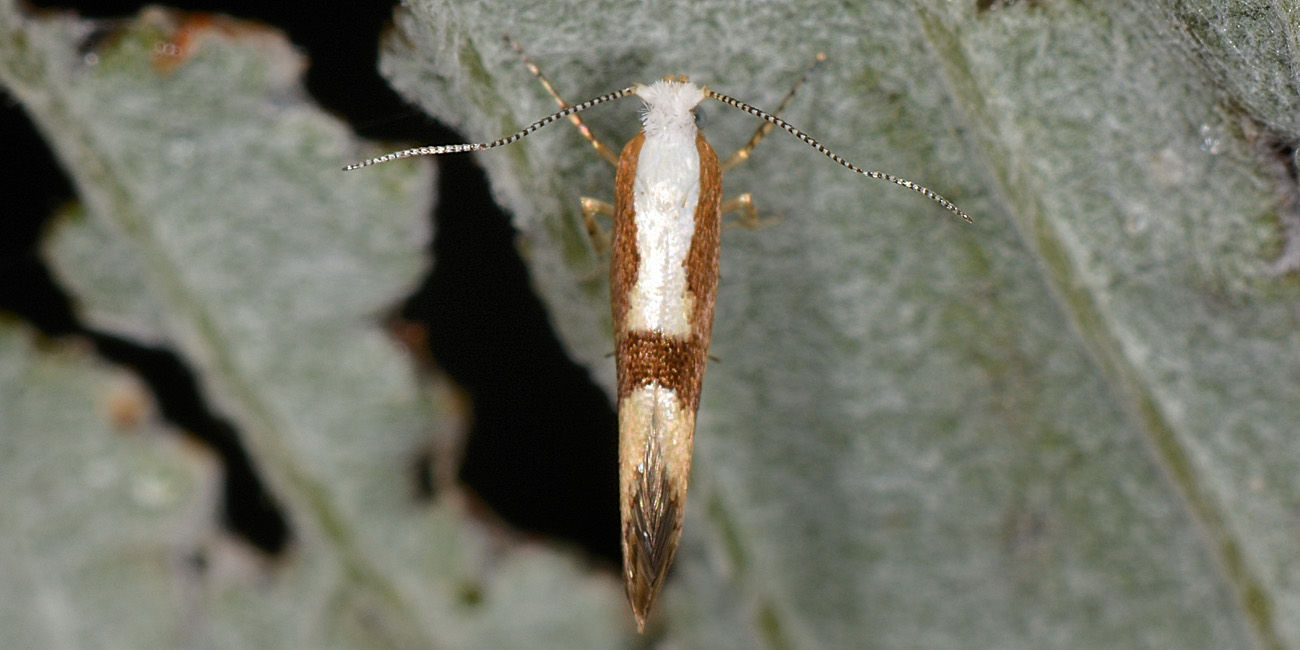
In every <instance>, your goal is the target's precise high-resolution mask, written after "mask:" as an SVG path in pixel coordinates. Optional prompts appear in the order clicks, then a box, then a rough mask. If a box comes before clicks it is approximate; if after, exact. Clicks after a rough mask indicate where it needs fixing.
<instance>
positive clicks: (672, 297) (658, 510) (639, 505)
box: [344, 36, 971, 630]
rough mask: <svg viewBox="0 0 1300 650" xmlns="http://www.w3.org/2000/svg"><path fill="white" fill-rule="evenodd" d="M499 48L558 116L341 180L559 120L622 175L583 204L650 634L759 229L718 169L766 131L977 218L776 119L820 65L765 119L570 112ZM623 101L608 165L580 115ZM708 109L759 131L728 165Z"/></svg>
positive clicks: (675, 101) (674, 107)
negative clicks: (752, 235) (712, 384)
mask: <svg viewBox="0 0 1300 650" xmlns="http://www.w3.org/2000/svg"><path fill="white" fill-rule="evenodd" d="M506 40H507V41H508V42H509V43H510V44H511V46H512V47H514V49H515V50H516V51H517V52H518V53H519V55H520V56H521V57H522V58H523V61H524V64H525V65H527V66H528V68H529V70H531V71H532V73H533V74H534V75H536V76H537V78H538V80H539V81H540V82H541V83H542V84H543V85H544V86H545V87H546V90H547V92H549V93H550V94H551V96H552V97H554V98H555V100H556V101H557V102H559V104H560V107H561V108H562V110H560V111H559V112H557V113H555V114H553V115H549V116H547V117H544V118H542V119H540V120H538V121H537V122H534V123H533V124H531V125H529V126H528V127H527V128H525V129H523V130H522V131H519V132H518V133H515V134H513V135H510V136H508V137H505V138H501V139H498V140H493V141H492V142H486V143H471V144H453V145H441V146H425V147H417V148H414V149H407V150H405V151H397V152H393V153H390V154H386V155H383V156H379V157H378V158H371V159H369V160H366V161H364V162H360V163H356V164H352V165H348V166H347V167H344V170H352V169H358V168H361V167H366V166H369V165H375V164H379V163H383V162H388V161H390V160H397V159H399V158H407V157H411V156H438V155H442V154H450V153H463V152H469V151H480V150H483V149H492V148H494V147H500V146H502V145H507V144H511V143H513V142H515V141H518V140H520V139H521V138H523V137H525V136H527V135H529V134H531V133H533V132H534V131H537V130H538V129H540V128H542V127H544V126H546V125H548V124H550V123H552V122H555V121H557V120H560V119H563V118H566V117H567V118H569V119H570V120H571V121H572V122H573V123H574V125H576V126H577V127H578V129H579V131H580V132H581V133H582V135H583V137H584V138H586V139H587V141H588V142H590V143H591V144H592V146H593V147H595V149H596V151H597V153H599V154H600V155H601V157H602V158H605V159H606V160H608V161H609V162H611V163H612V164H614V165H615V166H616V167H617V172H616V174H615V180H614V204H613V205H610V204H608V203H605V202H603V201H598V200H595V199H589V198H583V200H582V207H583V217H584V219H585V221H586V225H587V228H588V231H589V232H590V233H591V235H592V240H593V244H594V245H595V246H596V247H597V248H598V249H600V248H604V246H605V245H604V243H603V236H602V233H601V229H600V227H599V226H598V225H597V223H596V220H595V215H596V214H605V215H608V216H612V217H613V232H612V236H611V239H610V240H609V244H608V246H609V251H610V280H609V285H610V287H609V290H610V307H611V310H612V311H613V317H614V346H615V347H614V350H615V351H614V355H615V364H616V366H617V371H618V372H617V374H618V430H619V433H618V435H619V443H618V446H619V504H620V510H621V512H622V521H623V535H622V541H623V544H622V545H623V578H624V582H625V585H626V587H627V595H628V600H629V601H631V604H632V613H633V615H634V616H635V617H636V622H637V628H638V629H639V630H644V629H645V621H646V617H647V616H648V615H649V613H650V607H651V605H652V604H653V603H654V599H655V596H656V595H657V594H658V593H659V589H660V587H661V586H663V582H664V577H665V576H666V575H667V573H668V567H669V566H670V565H671V564H672V560H673V555H674V553H675V552H676V550H677V542H678V540H679V538H680V537H681V532H682V516H683V514H684V506H685V503H686V487H687V483H688V481H689V479H690V469H691V447H692V443H693V441H694V437H695V416H696V413H697V412H698V410H699V404H700V386H701V384H702V381H703V379H704V367H705V365H706V363H707V362H708V350H709V339H710V333H711V330H712V328H713V306H714V299H715V297H716V296H717V287H718V253H719V232H720V231H721V229H722V214H723V212H730V211H733V210H738V211H740V212H741V219H742V224H746V225H751V226H752V225H755V224H756V223H757V221H758V220H757V217H756V211H755V209H754V206H753V203H752V202H751V201H750V198H749V195H748V194H742V195H740V196H739V197H737V198H735V199H731V200H727V201H724V200H723V198H722V170H723V169H726V168H729V167H732V166H734V165H737V164H739V163H742V162H744V161H745V160H746V159H748V158H749V154H750V151H752V150H753V148H754V147H755V146H756V145H757V144H758V142H759V140H761V139H762V138H763V137H764V136H765V135H767V133H768V132H769V131H771V129H772V128H773V127H780V128H782V129H784V130H785V131H787V132H789V133H790V134H791V135H793V136H795V137H796V138H799V139H800V140H802V141H803V142H804V143H806V144H808V145H809V146H811V147H812V148H814V149H816V150H817V151H819V152H821V153H822V154H824V155H826V156H827V157H829V158H830V159H831V160H834V161H835V162H837V163H839V164H840V165H841V166H843V167H845V168H847V169H849V170H851V171H853V172H856V173H858V174H861V175H863V176H867V177H869V178H876V179H881V180H885V181H889V182H891V183H895V184H897V185H901V186H903V187H906V188H908V189H910V190H913V191H916V192H919V193H921V194H923V195H925V196H926V197H927V198H929V199H930V200H932V201H934V202H936V203H938V204H939V205H941V206H943V207H944V208H946V209H947V210H948V211H949V212H952V213H953V214H955V215H957V216H959V217H961V218H962V219H964V220H966V221H968V222H969V221H971V218H970V216H968V215H967V214H966V213H965V212H963V211H962V210H961V209H959V208H958V207H957V206H956V205H954V204H953V203H952V202H951V201H949V200H948V199H945V198H943V197H942V196H939V195H938V194H936V193H935V192H933V191H931V190H929V189H927V188H925V187H922V186H921V185H918V184H916V183H913V182H912V181H909V180H905V179H902V178H898V177H896V176H893V175H891V174H887V173H884V172H876V171H866V170H863V169H861V168H859V167H857V166H856V165H854V164H852V163H850V162H848V161H847V160H844V159H843V158H841V157H840V156H838V155H837V154H835V153H834V152H832V151H831V150H829V149H827V148H826V147H824V146H822V145H821V144H820V143H818V142H817V141H816V140H814V139H813V138H812V137H810V136H808V135H807V134H805V133H804V132H802V131H800V130H799V129H796V128H795V127H793V126H791V125H790V124H788V123H787V122H786V121H785V120H782V119H781V118H779V117H777V116H776V114H779V113H780V112H781V111H782V110H783V109H784V108H785V107H786V105H787V104H789V102H790V100H791V99H792V98H793V97H794V94H795V91H796V90H797V89H798V88H799V86H800V85H801V84H802V83H803V81H804V79H806V78H807V77H808V75H809V74H810V73H811V72H812V70H813V68H815V67H816V66H817V65H818V64H819V63H820V62H821V61H822V60H823V59H824V57H823V56H821V55H818V59H817V61H818V62H817V63H815V64H814V65H813V66H812V67H810V68H809V69H808V71H807V72H805V73H804V75H803V76H802V77H801V78H800V79H799V81H798V82H796V83H795V85H794V87H792V88H791V89H790V91H789V92H788V93H786V96H785V98H784V99H783V100H782V101H781V103H780V105H779V106H778V107H777V110H776V111H774V112H773V113H768V112H766V111H763V110H761V109H758V108H754V107H753V106H750V105H748V104H746V103H744V102H741V101H739V100H736V99H732V98H731V97H728V96H726V95H723V94H721V93H718V92H715V91H713V90H710V89H709V88H708V87H706V86H698V85H696V84H693V83H691V82H690V81H689V80H688V79H687V78H686V77H684V76H678V77H664V78H663V80H661V81H657V82H654V83H652V84H649V85H643V84H636V85H633V86H629V87H627V88H623V89H622V90H617V91H614V92H611V93H607V94H605V95H601V96H599V97H596V98H594V99H589V100H587V101H585V102H582V103H581V104H575V105H570V104H569V103H568V102H566V101H564V99H563V98H561V97H560V95H559V94H558V93H557V92H556V91H555V89H554V88H553V87H552V85H551V83H550V81H548V80H547V79H546V77H545V76H544V75H543V74H542V73H541V71H540V70H539V69H538V68H537V66H536V65H535V64H534V63H533V62H532V61H531V60H530V59H529V58H528V56H527V55H526V54H524V52H523V50H522V49H521V48H520V47H519V45H518V44H517V43H515V42H514V40H513V39H511V38H510V37H509V36H506ZM629 95H635V96H636V97H638V98H640V99H641V101H642V102H643V104H644V106H643V108H642V111H641V132H640V133H638V134H637V135H636V137H634V138H632V140H631V141H630V142H628V143H627V145H626V146H625V147H623V152H622V154H620V155H615V154H614V153H613V151H611V150H610V149H609V148H608V147H606V146H605V145H604V144H602V143H601V142H600V141H599V140H597V139H596V137H595V136H593V135H592V134H591V131H590V130H589V129H588V128H587V126H586V125H585V124H583V122H582V121H581V119H580V118H579V117H578V116H577V113H578V112H580V111H585V110H587V109H588V108H591V107H593V106H595V105H597V104H603V103H605V102H609V101H613V100H615V99H619V98H622V97H627V96H629ZM705 99H715V100H717V101H720V102H722V103H724V104H727V105H728V106H731V107H733V108H738V109H740V110H742V111H744V112H746V113H749V114H750V115H753V116H755V117H758V118H761V119H763V120H764V121H765V123H764V124H763V125H762V126H761V127H759V129H758V130H757V131H755V132H754V135H753V136H752V137H751V138H750V139H749V141H748V142H747V143H746V144H745V146H744V147H742V148H741V149H740V150H739V151H737V152H736V153H735V154H733V155H731V156H730V157H728V158H727V159H726V160H725V161H722V162H719V160H718V156H717V154H716V153H714V151H713V148H712V147H710V146H709V143H708V142H707V141H705V139H704V135H703V134H702V133H701V132H700V130H699V128H698V127H697V125H696V118H695V107H696V106H697V105H698V104H699V103H700V102H702V101H704V100H705Z"/></svg>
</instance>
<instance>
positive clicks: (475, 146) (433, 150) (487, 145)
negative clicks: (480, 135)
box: [343, 86, 636, 172]
mask: <svg viewBox="0 0 1300 650" xmlns="http://www.w3.org/2000/svg"><path fill="white" fill-rule="evenodd" d="M635 91H636V87H635V86H629V87H627V88H624V89H622V90H616V91H614V92H612V93H608V94H605V95H601V96H600V97H596V98H595V99H588V100H587V101H585V102H582V103H581V104H574V105H573V106H570V107H568V108H566V109H564V110H562V111H560V112H558V113H554V114H552V115H548V116H546V117H544V118H542V119H540V120H537V121H536V122H533V123H532V124H530V125H528V127H527V128H525V129H524V130H522V131H519V132H518V133H515V134H514V135H511V136H508V137H504V138H500V139H498V140H493V141H491V142H476V143H470V144H444V145H438V146H424V147H415V148H414V149H406V150H403V151H394V152H393V153H389V154H384V155H382V156H379V157H378V158H371V159H369V160H363V161H361V162H359V163H353V164H351V165H347V166H346V167H344V168H343V171H345V172H346V171H352V170H353V169H361V168H362V167H369V166H371V165H378V164H379V163H386V162H388V161H390V160H397V159H398V158H410V157H412V156H441V155H442V154H445V153H465V152H467V151H482V150H484V149H492V148H495V147H500V146H504V145H507V144H510V143H512V142H517V141H519V140H521V139H523V138H524V137H525V136H527V135H529V134H531V133H532V132H533V131H536V130H538V129H540V128H542V127H544V126H546V125H547V124H550V123H551V122H554V121H556V120H562V119H564V118H566V117H568V116H570V115H573V114H574V113H577V112H579V111H585V110H587V109H588V108H591V107H592V106H595V105H597V104H604V103H605V102H610V101H614V100H615V99H619V98H621V97H626V96H628V95H631V94H633V93H634V92H635Z"/></svg>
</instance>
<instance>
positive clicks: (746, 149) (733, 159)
mask: <svg viewBox="0 0 1300 650" xmlns="http://www.w3.org/2000/svg"><path fill="white" fill-rule="evenodd" d="M825 60H826V55H825V54H823V53H821V52H818V53H817V57H816V59H815V60H814V61H813V63H812V65H810V66H808V69H807V70H804V73H803V74H802V75H800V77H799V80H798V81H795V82H794V85H793V86H791V87H790V90H789V91H787V92H786V93H785V97H783V98H781V103H780V104H777V106H776V110H774V111H772V115H776V116H780V115H781V111H784V110H785V109H786V108H787V107H789V106H790V102H791V101H793V100H794V94H795V93H796V92H798V91H799V87H800V86H802V85H803V83H804V82H805V81H807V80H808V77H810V76H812V73H813V71H814V70H816V69H817V67H818V66H820V65H821V64H822V62H823V61H825ZM557 99H558V98H557ZM775 126H776V125H775V124H772V123H771V122H766V121H765V122H763V125H762V126H760V127H758V130H757V131H754V135H752V136H750V137H749V142H746V143H745V146H743V147H741V148H740V150H739V151H737V152H736V153H733V154H731V155H730V156H727V159H726V160H724V161H722V171H727V170H728V169H731V168H732V167H735V166H736V165H739V164H740V163H743V162H745V161H746V160H749V154H750V152H752V151H753V150H754V147H757V146H758V143H759V141H761V140H762V139H763V138H764V137H766V136H767V134H768V133H771V132H772V129H773V128H774V127H775ZM616 162H617V161H616Z"/></svg>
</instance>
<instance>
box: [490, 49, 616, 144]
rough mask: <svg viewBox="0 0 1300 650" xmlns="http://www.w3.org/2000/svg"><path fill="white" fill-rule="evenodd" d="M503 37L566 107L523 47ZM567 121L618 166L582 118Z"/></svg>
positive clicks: (560, 103)
mask: <svg viewBox="0 0 1300 650" xmlns="http://www.w3.org/2000/svg"><path fill="white" fill-rule="evenodd" d="M505 39H506V42H508V43H510V47H513V48H515V52H518V53H519V58H521V59H523V61H524V65H526V66H528V70H529V71H531V72H532V73H533V75H534V76H536V77H537V80H538V81H540V82H542V86H543V87H545V88H546V92H548V93H550V94H551V97H554V98H555V101H556V102H557V103H559V105H560V108H568V107H569V102H566V101H564V98H563V97H561V96H560V93H558V92H556V91H555V86H552V85H551V81H550V80H549V79H547V78H546V75H544V74H542V70H541V68H538V67H537V64H536V63H533V60H532V59H530V58H528V54H527V53H525V52H524V48H523V47H521V46H520V45H519V43H518V42H516V41H515V39H513V38H511V37H510V35H509V34H507V35H506V37H505ZM569 121H570V122H573V125H574V126H576V127H578V133H581V134H582V137H584V138H586V139H587V142H590V143H591V146H593V147H595V148H596V153H598V154H600V157H601V158H604V159H605V160H606V162H608V163H609V164H611V165H614V166H615V167H617V166H618V154H616V153H614V151H613V150H612V149H610V148H609V147H607V146H605V144H604V143H602V142H601V141H600V140H597V139H596V136H595V135H594V134H593V133H592V132H591V129H589V128H587V125H586V124H585V123H583V121H582V118H580V117H578V115H577V114H576V113H575V114H573V115H570V116H569Z"/></svg>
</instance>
